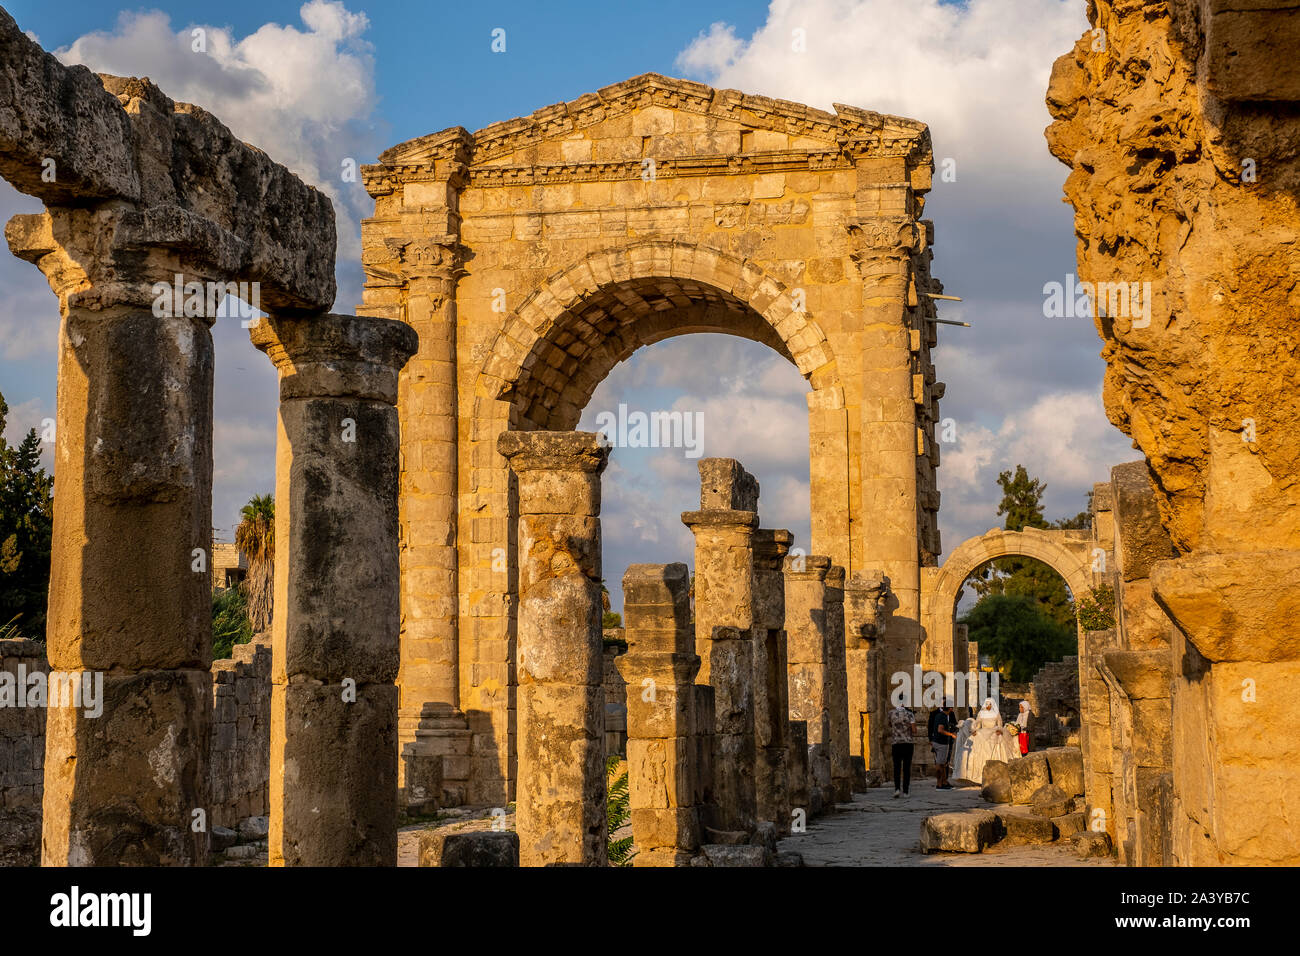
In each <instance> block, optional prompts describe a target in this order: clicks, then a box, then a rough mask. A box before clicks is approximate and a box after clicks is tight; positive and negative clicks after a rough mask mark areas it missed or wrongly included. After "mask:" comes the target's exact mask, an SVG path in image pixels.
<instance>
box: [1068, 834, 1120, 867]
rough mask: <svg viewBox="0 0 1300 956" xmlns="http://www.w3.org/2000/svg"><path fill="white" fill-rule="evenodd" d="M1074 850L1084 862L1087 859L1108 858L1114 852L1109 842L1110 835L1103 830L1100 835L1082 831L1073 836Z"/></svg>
mask: <svg viewBox="0 0 1300 956" xmlns="http://www.w3.org/2000/svg"><path fill="white" fill-rule="evenodd" d="M1074 850H1075V852H1076V853H1078V854H1079V856H1080V857H1081V858H1082V859H1085V860H1086V859H1088V858H1089V857H1105V856H1110V855H1111V854H1112V853H1113V852H1114V847H1113V844H1112V843H1111V841H1110V834H1109V833H1107V832H1106V831H1105V830H1103V831H1101V832H1100V833H1095V832H1093V831H1092V830H1084V831H1083V832H1082V833H1076V834H1075V835H1074Z"/></svg>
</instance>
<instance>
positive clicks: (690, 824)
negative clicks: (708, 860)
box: [617, 564, 700, 866]
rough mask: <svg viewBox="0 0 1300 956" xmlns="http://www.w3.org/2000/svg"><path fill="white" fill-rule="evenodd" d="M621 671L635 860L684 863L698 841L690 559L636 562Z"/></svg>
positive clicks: (627, 579)
mask: <svg viewBox="0 0 1300 956" xmlns="http://www.w3.org/2000/svg"><path fill="white" fill-rule="evenodd" d="M623 598H624V600H623V613H624V623H625V629H624V636H625V638H626V640H627V642H628V651H627V653H626V654H624V655H622V656H621V657H620V658H618V661H617V667H618V670H619V673H620V674H621V675H622V676H623V678H624V680H626V682H627V684H628V685H629V686H630V687H631V688H632V693H631V694H630V695H629V696H628V705H627V714H628V741H627V752H628V795H629V806H630V808H631V812H632V839H633V845H634V846H635V847H636V848H637V855H636V856H635V857H633V864H634V865H636V866H664V865H667V866H685V865H687V864H689V862H690V859H691V857H692V856H694V854H695V851H696V849H697V848H698V847H699V840H700V837H699V834H700V820H699V810H698V806H697V804H696V794H697V784H696V781H695V777H694V772H695V768H696V761H695V754H694V748H695V746H696V744H697V741H698V738H697V737H696V735H695V733H694V719H695V675H696V673H697V672H698V671H699V667H700V659H699V658H698V657H696V656H695V635H694V631H693V630H692V628H691V622H690V571H689V569H688V568H687V567H686V565H684V564H668V565H655V564H634V565H632V566H631V567H629V568H628V569H627V573H626V574H624V575H623Z"/></svg>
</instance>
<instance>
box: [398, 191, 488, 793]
mask: <svg viewBox="0 0 1300 956" xmlns="http://www.w3.org/2000/svg"><path fill="white" fill-rule="evenodd" d="M442 185H443V186H445V185H446V184H442ZM430 217H433V219H434V221H432V222H426V221H425V220H426V219H428V218H430ZM407 227H408V228H410V229H412V230H417V229H418V230H420V231H428V230H433V231H434V235H433V236H432V237H431V238H430V237H427V236H422V237H421V238H417V239H413V240H410V241H401V240H395V241H394V242H393V243H392V244H393V246H394V247H396V248H397V255H398V259H399V262H400V270H401V276H402V278H403V279H404V280H405V285H404V311H403V316H404V318H405V320H406V322H407V323H408V324H409V325H410V326H411V327H412V328H413V329H415V330H416V332H417V333H418V334H419V336H420V348H419V351H418V352H417V353H416V354H415V356H414V357H413V358H412V359H411V361H410V362H409V363H408V364H407V366H406V368H405V369H403V371H402V376H401V380H400V384H399V388H398V408H399V409H400V411H401V419H402V459H403V467H402V473H401V479H400V480H401V486H400V487H401V492H400V498H401V501H400V520H401V538H402V550H401V563H402V662H401V670H400V671H399V674H398V685H399V687H400V689H401V706H400V717H399V739H400V742H401V745H402V758H403V759H402V765H401V768H400V775H401V778H402V784H403V786H404V787H405V788H406V790H407V798H408V800H409V801H412V802H420V797H421V796H422V795H423V796H425V798H426V799H427V800H430V801H432V800H436V801H438V802H442V801H443V799H444V797H443V793H442V791H444V790H445V791H446V799H447V800H449V801H456V802H459V801H461V800H464V799H465V796H466V794H465V791H466V789H467V785H468V769H469V768H468V765H469V753H470V734H469V728H468V726H467V724H466V721H465V715H464V714H463V713H461V711H460V680H459V674H458V669H459V612H460V600H459V594H460V581H459V560H458V553H457V544H456V539H457V533H456V532H457V495H458V492H459V482H458V461H457V454H458V452H457V449H458V441H457V428H458V425H457V422H458V412H459V406H458V391H457V379H456V284H457V281H458V280H459V278H460V276H461V275H462V274H463V272H464V270H463V268H462V256H463V250H462V249H461V247H460V245H459V242H458V238H457V237H456V236H455V235H453V234H447V235H443V236H439V235H438V234H437V230H439V229H442V230H445V229H446V228H447V227H448V223H447V222H446V221H445V219H444V218H443V217H438V216H434V214H433V213H432V212H422V213H421V216H420V218H419V220H418V222H416V223H409V224H407ZM408 772H409V773H410V774H411V777H412V779H410V780H408V779H407V774H408ZM422 781H428V782H429V785H428V786H423V785H422ZM435 781H436V784H435V783H434V782H435ZM434 785H436V786H437V788H438V791H439V792H437V793H424V791H427V790H428V789H430V787H431V786H434Z"/></svg>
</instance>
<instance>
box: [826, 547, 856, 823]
mask: <svg viewBox="0 0 1300 956" xmlns="http://www.w3.org/2000/svg"><path fill="white" fill-rule="evenodd" d="M825 606H826V656H825V661H826V668H825V671H824V673H825V675H826V712H827V720H828V721H829V724H830V726H829V728H828V730H829V734H830V736H829V738H828V739H829V742H830V757H831V784H832V785H833V786H834V788H835V801H836V802H837V803H846V802H847V801H849V800H851V799H852V798H853V767H852V764H851V763H850V762H849V692H848V674H847V672H846V671H845V649H844V569H843V568H842V567H840V566H839V565H838V564H833V565H831V567H830V569H829V570H828V571H827V572H826V605H825Z"/></svg>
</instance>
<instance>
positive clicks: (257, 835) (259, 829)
mask: <svg viewBox="0 0 1300 956" xmlns="http://www.w3.org/2000/svg"><path fill="white" fill-rule="evenodd" d="M270 832H271V818H270V817H244V819H242V820H240V821H239V839H241V840H243V841H244V842H246V843H248V842H255V841H257V840H265V839H266V838H267V836H268V835H269V834H270Z"/></svg>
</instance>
